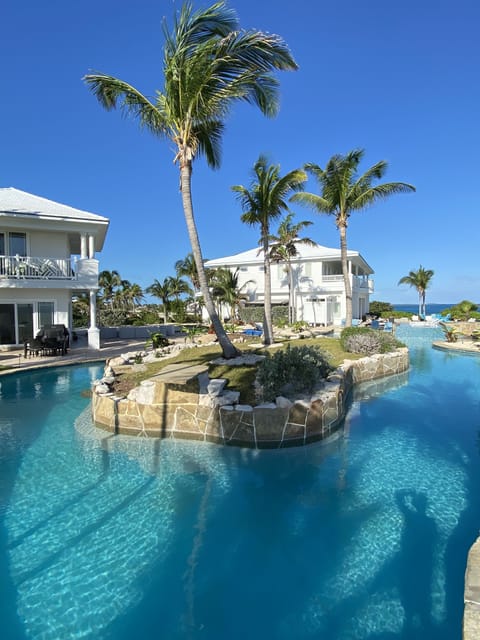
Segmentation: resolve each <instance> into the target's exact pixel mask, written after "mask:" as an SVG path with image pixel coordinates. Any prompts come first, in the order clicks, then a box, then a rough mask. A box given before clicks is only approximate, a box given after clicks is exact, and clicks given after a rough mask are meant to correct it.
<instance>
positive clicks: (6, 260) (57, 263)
mask: <svg viewBox="0 0 480 640" xmlns="http://www.w3.org/2000/svg"><path fill="white" fill-rule="evenodd" d="M74 277H75V276H74V273H73V270H72V265H71V262H70V260H66V259H58V258H34V257H31V256H0V278H8V279H11V278H14V279H20V278H22V279H28V280H30V279H35V280H50V279H54V280H72V279H73V278H74Z"/></svg>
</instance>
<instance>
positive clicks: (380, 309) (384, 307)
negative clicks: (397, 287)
mask: <svg viewBox="0 0 480 640" xmlns="http://www.w3.org/2000/svg"><path fill="white" fill-rule="evenodd" d="M392 311H393V305H391V304H390V302H380V300H372V302H370V305H369V308H368V312H369V313H371V314H373V315H375V316H389V315H391V313H392Z"/></svg>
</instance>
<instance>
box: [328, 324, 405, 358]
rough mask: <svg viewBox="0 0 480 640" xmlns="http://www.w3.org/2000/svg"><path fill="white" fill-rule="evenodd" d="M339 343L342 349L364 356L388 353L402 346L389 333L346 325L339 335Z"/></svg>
mask: <svg viewBox="0 0 480 640" xmlns="http://www.w3.org/2000/svg"><path fill="white" fill-rule="evenodd" d="M340 344H341V345H342V349H343V350H344V351H347V352H349V353H358V354H361V355H366V356H371V355H374V354H375V353H389V352H390V351H394V350H395V349H397V348H398V347H402V346H403V343H401V342H400V341H399V340H396V338H395V337H394V336H393V335H392V334H391V333H384V332H383V331H378V329H369V328H368V327H347V328H346V329H344V330H343V331H342V333H341V335H340Z"/></svg>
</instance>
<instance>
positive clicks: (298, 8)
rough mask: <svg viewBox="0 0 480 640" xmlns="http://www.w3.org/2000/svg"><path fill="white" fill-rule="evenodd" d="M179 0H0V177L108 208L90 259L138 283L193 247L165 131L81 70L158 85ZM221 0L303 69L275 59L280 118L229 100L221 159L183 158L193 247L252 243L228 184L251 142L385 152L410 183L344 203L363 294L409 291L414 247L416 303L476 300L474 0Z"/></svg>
mask: <svg viewBox="0 0 480 640" xmlns="http://www.w3.org/2000/svg"><path fill="white" fill-rule="evenodd" d="M206 4H210V3H205V2H196V3H195V6H201V5H206ZM180 6H181V3H180V2H179V1H178V0H137V2H135V3H134V2H131V0H82V2H58V1H54V0H44V1H43V2H38V1H37V0H4V2H3V3H2V8H1V9H0V17H1V21H2V24H3V29H2V38H1V39H0V71H1V79H2V91H1V100H0V123H1V124H0V126H1V128H2V135H1V150H2V152H1V160H0V185H1V186H4V187H9V186H12V187H16V188H18V189H23V190H25V191H28V192H31V193H34V194H37V195H41V196H44V197H47V198H50V199H52V200H56V201H58V202H63V203H65V204H69V205H71V206H74V207H77V208H80V209H84V210H87V211H91V212H94V213H98V214H100V215H104V216H107V217H108V218H110V220H111V223H110V230H109V233H108V236H107V242H106V245H105V248H104V250H103V252H102V253H101V254H100V255H99V256H98V257H99V259H100V261H101V268H103V269H110V270H111V269H117V270H118V271H119V272H120V274H121V276H122V277H123V278H125V279H128V280H130V281H132V282H137V283H139V284H140V285H141V286H143V287H146V286H148V285H149V284H151V283H152V282H153V280H154V279H155V278H157V279H159V280H162V279H163V278H164V277H165V276H167V275H173V274H174V263H175V261H176V260H178V259H180V258H183V257H184V256H185V255H186V254H187V253H188V251H189V243H188V238H187V233H186V228H185V223H184V219H183V212H182V206H181V201H180V195H179V191H178V170H177V168H176V167H175V166H174V165H173V156H174V153H173V149H172V145H170V144H169V143H168V142H166V141H161V140H158V139H156V138H153V137H152V136H150V135H149V134H148V133H146V132H141V131H140V130H139V128H138V126H137V124H136V123H135V122H134V121H133V120H126V119H124V118H122V117H121V115H120V113H119V112H106V111H104V110H103V109H102V108H101V107H100V106H99V104H98V103H97V101H96V99H95V98H94V97H93V96H92V95H91V94H90V92H89V91H88V90H87V88H86V87H85V85H84V84H83V83H82V80H81V78H82V76H84V75H85V74H86V73H88V72H89V71H91V70H97V71H103V72H106V73H109V74H111V75H115V76H117V77H119V78H121V79H123V80H125V81H127V82H129V83H131V84H133V85H134V86H136V87H137V88H138V89H139V90H140V91H142V92H143V93H145V94H147V95H153V93H154V91H155V89H157V88H162V86H163V80H162V70H161V62H162V44H163V39H162V31H161V22H162V18H163V16H166V17H167V19H168V20H170V19H171V16H172V15H173V12H174V11H175V10H176V9H178V8H179V7H180ZM230 6H232V7H234V8H235V9H236V11H237V14H238V16H239V19H240V22H241V25H242V27H244V28H256V29H260V30H263V31H269V32H273V33H278V34H279V35H281V36H282V37H283V38H284V39H285V40H286V42H287V43H288V44H289V46H290V48H291V50H292V53H293V55H294V56H295V58H296V60H297V62H298V64H299V67H300V69H299V71H297V72H294V73H283V74H280V76H279V78H280V83H281V110H280V113H279V115H278V116H277V118H275V119H266V118H264V117H263V116H261V114H260V113H259V112H257V111H256V110H255V109H254V108H253V107H249V106H248V105H237V106H236V107H235V108H234V110H233V112H232V114H231V116H230V118H229V120H228V122H227V128H226V135H225V137H224V141H223V160H222V166H221V168H220V169H219V170H217V171H212V170H210V169H209V168H208V167H207V166H206V163H205V161H204V160H203V159H199V160H197V161H196V162H195V165H194V174H193V198H194V207H195V214H196V218H197V224H198V228H199V234H200V240H201V244H202V248H203V252H204V256H205V257H206V258H216V257H220V256H224V255H230V254H233V253H237V252H240V251H244V250H247V249H250V248H252V247H254V246H256V244H257V241H258V237H257V231H256V230H255V229H252V228H249V227H246V226H245V225H243V224H242V223H241V222H240V214H241V210H240V207H239V204H238V203H237V202H236V200H235V198H234V195H233V194H232V192H231V189H230V187H231V186H232V185H234V184H245V185H247V184H248V183H249V180H250V171H251V167H252V166H253V164H254V162H255V160H256V159H257V158H258V155H259V154H260V153H265V154H267V155H268V156H269V158H270V159H271V160H272V161H273V162H275V163H278V164H280V165H281V169H282V172H287V171H290V170H291V169H294V168H296V167H300V166H301V165H303V164H304V163H305V162H315V163H317V164H319V165H321V166H323V165H324V164H325V163H326V161H327V160H328V159H329V158H330V157H331V156H332V155H334V154H336V153H346V152H347V151H349V150H350V149H353V148H365V150H366V153H365V159H364V164H363V165H362V167H361V168H364V169H366V168H367V167H368V166H370V165H371V164H373V163H374V162H377V161H378V160H381V159H385V160H387V161H388V162H389V165H390V168H389V171H388V173H387V175H386V178H385V179H386V180H392V181H396V180H398V181H404V182H409V183H411V184H413V185H415V186H416V188H417V192H416V193H415V194H408V195H398V196H393V197H392V198H391V199H389V200H388V201H385V202H381V203H379V204H377V205H375V206H374V207H372V208H370V209H368V210H366V211H364V212H357V213H355V214H353V216H352V218H351V222H350V226H349V229H348V244H349V248H351V249H355V250H357V251H360V253H361V254H362V255H363V256H364V258H365V259H366V260H367V262H368V263H369V264H370V265H371V266H372V268H373V269H374V270H375V289H376V291H375V294H374V296H373V298H374V299H377V300H386V301H389V302H394V303H409V302H416V301H417V295H416V292H415V291H414V290H411V289H409V288H408V287H405V286H402V287H398V286H397V282H398V280H399V279H400V278H401V277H402V276H404V275H405V274H407V273H408V272H409V271H410V270H411V269H417V268H418V266H419V265H420V264H422V265H423V266H424V267H425V268H428V269H433V270H434V271H435V276H434V278H433V281H432V285H431V288H430V290H429V292H428V294H427V302H438V303H449V302H457V301H459V300H461V299H463V298H468V299H471V300H474V301H477V302H478V301H480V296H479V295H478V290H479V284H480V275H479V269H478V244H479V242H480V217H479V200H480V196H479V188H478V184H479V177H480V163H479V159H478V158H479V155H478V149H479V148H480V144H479V143H480V128H479V119H480V110H479V105H480V83H479V69H480V64H479V63H480V47H479V44H478V42H479V40H478V24H479V23H480V5H479V4H478V2H476V0H459V1H457V2H453V1H451V0H450V1H442V0H421V1H420V2H419V1H418V0H416V1H414V0H404V1H403V2H401V3H398V2H397V3H392V2H385V1H384V0H383V1H379V0H361V1H359V0H344V1H343V2H341V3H340V2H329V3H327V2H321V1H320V2H318V1H316V0H298V1H297V2H296V3H294V4H292V3H287V2H285V3H283V2H279V1H278V0H262V1H259V0H236V1H235V2H231V3H230ZM307 188H308V190H315V188H316V185H315V184H314V183H313V182H310V183H309V184H308V186H307ZM292 209H293V211H294V212H295V214H296V220H302V219H310V220H312V221H313V222H314V226H312V227H310V229H309V235H310V237H312V238H313V239H314V240H315V241H316V242H318V243H319V244H323V245H326V246H331V247H337V246H338V236H337V231H336V228H335V225H334V223H333V219H332V218H330V217H326V216H324V217H321V216H318V215H315V214H313V213H311V212H310V211H308V210H306V209H302V208H299V207H292Z"/></svg>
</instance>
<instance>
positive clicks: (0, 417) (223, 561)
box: [0, 329, 480, 640]
mask: <svg viewBox="0 0 480 640" xmlns="http://www.w3.org/2000/svg"><path fill="white" fill-rule="evenodd" d="M413 331H414V333H413V334H412V336H411V337H408V340H409V342H410V344H411V346H412V354H411V359H412V370H411V371H410V372H409V373H408V374H404V375H402V376H399V377H395V378H394V379H389V380H384V381H381V382H379V383H377V384H367V385H363V386H362V387H361V388H360V389H358V391H357V393H356V395H355V398H354V399H353V402H352V406H351V409H350V412H349V415H348V418H347V420H346V424H345V430H344V433H343V434H342V435H341V436H340V437H338V438H337V439H336V440H334V441H332V442H330V443H328V444H314V445H310V446H309V447H305V448H297V449H287V450H281V451H268V450H267V451H252V450H240V449H235V448H228V447H227V448H222V447H218V446H216V445H211V444H206V443H195V442H182V441H173V440H172V441H161V442H159V441H151V440H146V439H135V440H133V439H128V438H127V439H126V438H119V437H112V436H111V435H110V434H107V433H102V432H98V431H96V430H94V429H93V428H92V427H91V424H90V421H89V415H88V410H87V411H85V409H86V408H87V406H88V398H86V397H84V395H83V394H82V391H83V390H85V389H88V388H89V387H90V382H91V380H92V379H94V378H97V377H99V375H100V370H99V368H98V367H95V366H82V367H71V368H70V367H66V368H59V369H56V370H52V371H46V370H44V371H42V372H33V373H21V374H18V375H15V376H5V377H3V378H1V379H0V385H1V387H0V393H1V400H0V444H1V446H0V456H1V458H0V461H1V466H0V474H1V475H0V487H1V494H0V502H1V511H0V518H1V521H0V575H1V580H2V582H1V591H0V592H1V594H2V598H1V599H0V616H1V620H2V638H8V639H9V640H10V639H13V638H15V639H21V638H33V639H40V638H41V639H42V640H45V639H52V640H59V639H64V638H65V639H68V640H70V639H75V638H95V639H97V638H98V639H115V640H117V639H118V640H124V639H127V638H128V639H130V638H132V637H137V638H145V639H153V638H166V639H169V640H170V639H172V640H176V639H180V638H182V639H183V638H187V639H192V640H197V639H198V640H199V639H202V638H208V640H220V639H222V640H224V639H226V638H228V639H234V640H237V639H240V638H242V639H244V638H254V639H256V638H261V639H262V640H263V639H265V638H268V639H277V638H278V639H281V640H283V639H287V638H288V639H289V640H290V639H292V638H294V639H299V640H303V639H305V640H306V639H311V638H315V639H316V638H322V639H328V640H347V639H348V640H350V639H354V638H355V639H357V638H358V639H365V640H367V639H368V640H387V639H388V640H392V639H397V638H398V639H400V638H401V639H402V640H413V639H414V638H415V639H416V638H420V637H421V638H435V639H436V640H437V639H440V640H447V639H448V640H452V639H453V638H460V637H461V617H462V611H463V600H462V597H463V575H464V571H465V561H466V554H467V551H468V548H469V546H470V545H471V544H472V543H473V541H474V539H475V537H476V535H477V533H478V530H479V527H480V501H479V500H478V495H479V494H480V470H479V466H480V465H479V464H478V463H479V450H478V431H479V427H480V420H479V418H478V416H479V405H480V382H479V380H480V376H479V372H480V359H478V358H475V357H469V356H465V355H462V356H459V355H456V354H455V355H451V354H449V353H444V352H440V351H435V350H433V349H431V347H430V343H431V334H430V333H429V332H430V330H428V329H414V330H413ZM410 332H411V331H410ZM77 416H80V418H79V419H78V420H77V421H76V423H75V418H76V417H77Z"/></svg>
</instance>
